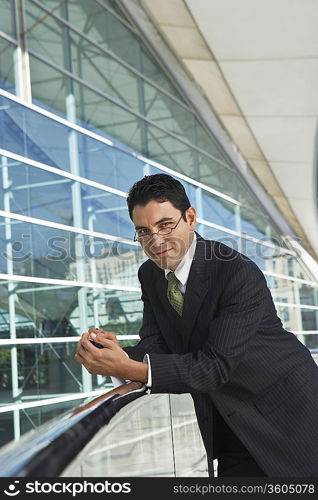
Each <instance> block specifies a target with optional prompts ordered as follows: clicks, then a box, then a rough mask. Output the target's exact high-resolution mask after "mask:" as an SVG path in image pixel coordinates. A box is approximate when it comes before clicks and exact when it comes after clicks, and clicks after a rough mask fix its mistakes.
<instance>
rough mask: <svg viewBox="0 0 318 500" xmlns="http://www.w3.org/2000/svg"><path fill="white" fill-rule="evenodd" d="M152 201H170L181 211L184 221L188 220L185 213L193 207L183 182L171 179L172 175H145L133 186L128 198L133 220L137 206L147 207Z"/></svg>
mask: <svg viewBox="0 0 318 500" xmlns="http://www.w3.org/2000/svg"><path fill="white" fill-rule="evenodd" d="M152 200H156V201H158V202H159V203H162V202H164V201H170V203H171V204H172V205H173V206H174V207H175V208H177V209H178V210H180V211H181V213H182V214H183V219H184V220H185V221H186V220H187V217H186V215H185V211H186V210H187V208H189V207H190V206H191V205H190V201H189V198H188V196H187V194H186V192H185V189H184V187H183V185H182V184H181V182H180V181H178V180H177V179H175V178H174V177H171V175H168V174H154V175H145V177H143V178H142V179H140V180H139V181H137V182H135V183H134V184H133V186H132V187H131V188H130V190H129V193H128V197H127V205H128V211H129V217H130V218H131V220H132V212H133V209H134V207H135V206H136V205H141V206H145V205H147V203H148V202H149V201H152Z"/></svg>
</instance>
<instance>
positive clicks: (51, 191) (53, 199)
mask: <svg viewBox="0 0 318 500" xmlns="http://www.w3.org/2000/svg"><path fill="white" fill-rule="evenodd" d="M1 163H2V167H3V168H2V177H0V194H2V196H0V208H1V210H8V211H11V212H13V213H16V214H22V215H28V216H31V217H36V218H39V219H43V220H47V221H51V222H56V223H60V224H66V225H70V226H72V225H75V224H76V225H77V227H82V228H84V229H89V230H90V231H96V232H100V233H106V234H111V235H113V236H120V237H125V238H130V239H132V238H133V235H134V228H133V224H132V222H131V220H130V218H129V214H128V209H127V202H126V198H123V197H121V196H118V195H114V194H112V193H108V192H107V191H102V190H101V189H96V188H94V187H92V186H88V185H85V184H80V183H77V182H74V181H73V180H71V179H67V178H65V177H60V176H59V175H57V174H53V173H51V172H47V171H45V170H42V169H39V168H36V167H33V166H30V165H27V164H24V163H21V162H17V161H15V160H12V159H10V158H7V157H5V156H2V157H0V164H1ZM95 167H96V165H95ZM100 170H101V169H100ZM116 172H117V173H118V171H116ZM2 181H3V182H2ZM7 185H10V186H12V187H11V189H8V188H7V187H6V186H7ZM76 187H79V190H80V191H79V195H78V196H76V192H75V188H76ZM74 193H75V194H74ZM72 197H73V198H74V201H72ZM73 210H74V212H77V216H76V219H75V220H74V217H73ZM80 214H82V217H79V215H80Z"/></svg>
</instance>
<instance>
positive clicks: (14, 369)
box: [2, 157, 21, 441]
mask: <svg viewBox="0 0 318 500" xmlns="http://www.w3.org/2000/svg"><path fill="white" fill-rule="evenodd" d="M2 184H3V190H4V195H3V205H4V209H5V210H7V211H10V200H11V198H12V193H11V190H10V187H11V183H10V180H9V169H8V166H7V158H5V157H2ZM5 241H6V262H7V273H8V274H13V272H14V269H13V256H12V232H11V219H9V218H5ZM16 300H17V295H16V293H15V284H14V283H13V282H9V283H8V304H9V325H10V339H11V340H13V341H14V340H15V339H16V336H17V335H16V322H15V303H16ZM10 356H11V384H12V399H13V400H18V399H19V396H20V392H21V391H20V390H19V373H18V351H17V346H12V347H11V349H10ZM13 433H14V439H15V440H16V441H17V440H18V439H19V438H20V435H21V431H20V412H19V410H16V411H14V412H13Z"/></svg>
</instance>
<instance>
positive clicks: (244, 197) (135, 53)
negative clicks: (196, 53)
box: [0, 0, 318, 444]
mask: <svg viewBox="0 0 318 500" xmlns="http://www.w3.org/2000/svg"><path fill="white" fill-rule="evenodd" d="M0 44H1V50H0V87H1V89H0V165H1V173H0V189H1V197H0V199H1V206H0V242H1V250H0V278H1V283H0V285H1V286H0V313H1V314H0V343H1V345H0V358H1V367H0V381H1V384H0V387H1V392H0V394H1V404H2V406H1V407H0V418H1V420H2V429H4V432H3V433H2V438H1V444H2V443H4V442H6V441H9V440H11V439H14V438H15V439H18V438H19V436H20V434H21V433H23V432H25V430H28V429H29V428H32V426H33V427H36V426H37V425H39V424H41V423H42V422H43V421H45V420H46V419H48V418H49V417H48V415H53V414H56V412H58V411H62V408H63V404H64V403H63V402H61V398H64V401H65V405H71V401H70V399H71V396H72V397H73V396H74V395H77V396H78V398H81V397H83V398H84V397H86V395H87V394H88V393H90V391H94V390H95V391H98V390H101V389H102V388H104V387H107V386H110V384H111V381H110V380H109V378H107V377H106V378H104V377H100V376H91V375H90V374H88V373H87V372H86V371H85V370H82V368H81V367H80V366H79V365H78V364H77V363H76V362H75V361H74V359H73V356H74V352H75V345H76V342H77V340H78V336H79V335H81V333H82V332H84V331H86V330H87V328H88V327H89V326H92V325H95V326H100V327H105V328H107V329H109V330H112V331H114V332H115V333H116V334H118V336H119V339H120V341H121V343H122V345H127V344H128V343H134V342H136V341H137V338H138V331H139V328H140V324H141V319H142V303H141V300H140V288H139V282H138V278H137V270H138V268H139V266H140V265H141V263H142V262H143V260H144V259H145V256H144V255H143V253H142V250H141V248H140V246H139V245H138V244H137V243H135V242H134V241H133V235H134V229H133V226H132V224H131V221H130V219H129V216H128V211H127V206H126V196H127V191H128V189H129V188H130V186H131V185H132V184H133V183H134V182H135V181H136V180H138V179H140V178H141V177H143V176H144V175H146V174H152V173H158V172H168V173H170V174H171V175H173V176H175V177H176V178H178V179H180V180H181V181H182V182H183V184H184V186H185V188H186V191H187V194H188V196H189V198H190V201H191V203H192V204H193V205H194V206H195V207H196V208H197V214H198V227H197V230H198V232H199V233H200V234H201V235H202V236H204V237H206V238H211V239H217V240H221V241H222V242H224V243H225V244H228V245H229V246H232V247H234V248H236V249H238V250H239V251H241V252H242V253H244V254H246V255H247V256H248V257H250V258H252V259H253V260H254V261H255V262H256V263H257V264H258V265H259V267H260V268H261V269H262V271H263V272H264V274H265V276H266V279H267V280H268V284H269V287H270V288H271V291H272V294H273V297H274V300H275V303H276V307H277V310H278V313H279V314H280V316H281V319H282V320H283V322H284V325H285V327H286V328H287V329H290V330H292V331H294V332H295V333H296V334H297V335H299V338H300V339H301V340H302V341H303V342H304V343H305V344H306V345H307V346H308V347H309V348H310V349H312V350H313V353H314V352H315V350H316V349H317V341H318V288H317V283H314V281H313V279H312V276H311V274H310V270H308V269H306V268H305V266H304V265H303V263H302V262H301V261H300V260H299V258H298V257H297V255H296V254H295V252H294V251H292V250H291V249H289V248H288V247H287V246H286V245H285V243H284V240H283V239H282V237H281V234H280V231H279V229H278V228H277V226H276V224H275V221H274V220H272V219H271V217H270V216H269V215H268V214H267V213H266V210H265V209H264V207H263V206H261V205H260V203H259V201H258V199H257V197H256V196H255V194H254V193H253V192H251V190H250V189H249V187H248V186H247V185H246V184H245V183H244V181H243V180H242V178H241V177H240V176H239V174H238V171H237V169H236V167H235V165H233V163H232V162H231V161H230V159H229V158H228V157H227V155H226V153H225V152H224V151H223V150H222V149H221V147H220V146H219V144H218V142H217V140H216V138H215V137H213V135H212V134H211V132H210V131H209V130H207V129H206V128H205V127H204V125H203V124H202V123H201V121H200V117H199V116H197V115H196V113H195V112H194V111H193V109H192V106H191V103H190V102H188V101H187V100H186V98H184V97H183V96H182V93H181V92H180V91H179V89H178V88H177V87H176V85H175V84H174V82H173V81H172V80H171V79H170V78H169V75H167V73H166V71H165V68H164V67H162V66H161V65H160V64H159V62H158V61H157V58H156V55H155V54H153V53H152V52H151V51H150V50H149V48H148V47H147V44H146V42H145V41H144V40H143V39H142V37H141V36H140V34H139V33H138V32H137V31H136V28H135V27H134V26H133V25H132V24H131V23H130V21H129V19H127V18H126V17H125V16H124V14H123V13H122V12H121V11H120V9H119V7H118V5H117V4H116V2H114V1H111V0H109V1H106V0H91V1H90V2H87V1H86V0H76V1H75V0H68V1H65V2H60V1H59V0H42V1H39V0H24V1H23V0H16V1H14V0H1V2H0Z"/></svg>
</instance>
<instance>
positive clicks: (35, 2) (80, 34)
mask: <svg viewBox="0 0 318 500" xmlns="http://www.w3.org/2000/svg"><path fill="white" fill-rule="evenodd" d="M32 2H33V3H34V4H36V5H37V6H38V7H41V9H43V10H45V11H46V12H48V13H49V14H50V16H51V17H53V18H55V19H56V20H57V21H59V22H60V23H62V24H64V25H66V26H68V28H69V29H70V30H71V31H73V32H74V33H76V34H77V35H78V36H80V37H82V38H83V39H85V40H86V41H87V42H89V43H90V44H91V45H93V46H94V47H96V48H98V49H99V50H101V51H102V52H104V54H106V55H107V56H109V57H110V58H111V59H114V60H115V61H116V62H118V63H119V64H120V65H121V66H124V67H125V68H126V69H128V70H129V71H131V72H132V73H134V74H135V75H137V76H139V77H140V78H142V79H143V80H144V81H145V82H147V83H148V84H149V85H151V86H152V87H154V88H156V89H157V90H159V92H161V93H162V94H165V95H166V96H167V97H169V98H170V99H172V100H174V101H175V102H176V103H177V104H179V105H180V106H182V107H183V108H184V109H186V110H187V111H189V112H190V113H192V114H193V111H192V109H191V108H190V107H189V105H188V104H187V103H185V102H182V101H180V100H179V99H178V98H177V97H175V96H174V95H173V94H170V92H168V91H167V90H166V89H164V88H162V87H160V85H157V84H156V83H155V82H153V81H152V80H151V79H150V78H148V77H147V76H145V75H144V74H143V73H141V72H140V71H138V70H137V69H136V68H134V67H133V66H131V65H130V64H129V63H127V62H126V61H125V60H123V59H121V58H120V57H118V56H117V55H116V54H115V53H114V52H112V51H111V50H108V49H106V48H105V47H101V46H100V45H99V44H98V42H96V41H95V40H93V39H92V38H90V37H89V36H88V35H86V34H85V33H83V31H80V30H79V29H78V28H76V27H75V26H74V25H73V24H71V23H70V22H69V21H67V20H66V19H64V18H63V17H61V16H59V15H58V14H56V13H52V12H51V11H50V10H49V9H48V8H47V7H45V6H44V5H42V4H40V3H39V2H37V0H32ZM106 10H107V9H106Z"/></svg>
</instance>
